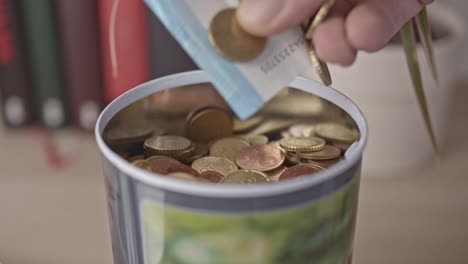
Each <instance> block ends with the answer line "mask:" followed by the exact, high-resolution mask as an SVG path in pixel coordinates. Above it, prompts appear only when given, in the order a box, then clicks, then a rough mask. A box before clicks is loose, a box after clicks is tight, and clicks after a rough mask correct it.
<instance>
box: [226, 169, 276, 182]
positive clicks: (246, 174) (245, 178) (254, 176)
mask: <svg viewBox="0 0 468 264" xmlns="http://www.w3.org/2000/svg"><path fill="white" fill-rule="evenodd" d="M269 181H270V179H268V177H267V176H266V175H265V174H263V173H261V172H258V171H252V170H238V171H235V172H233V173H231V174H229V175H228V176H226V177H224V179H223V180H221V183H229V184H256V183H266V182H269Z"/></svg>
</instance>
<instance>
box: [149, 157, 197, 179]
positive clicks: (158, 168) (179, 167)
mask: <svg viewBox="0 0 468 264" xmlns="http://www.w3.org/2000/svg"><path fill="white" fill-rule="evenodd" d="M146 161H147V162H148V163H149V164H151V167H152V168H153V171H154V172H156V173H159V174H162V175H167V174H169V173H173V172H185V173H188V174H191V175H193V176H195V177H198V176H200V174H199V173H198V172H197V171H195V170H194V169H192V168H191V167H190V166H187V165H184V164H182V163H180V162H179V161H177V160H176V159H173V158H170V157H150V158H148V159H146Z"/></svg>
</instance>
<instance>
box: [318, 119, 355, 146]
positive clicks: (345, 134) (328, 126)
mask: <svg viewBox="0 0 468 264" xmlns="http://www.w3.org/2000/svg"><path fill="white" fill-rule="evenodd" d="M315 132H316V133H317V135H318V136H319V137H322V138H324V139H326V140H328V141H331V142H341V143H348V144H350V143H353V142H354V141H356V140H357V139H358V138H359V132H358V131H356V130H353V129H350V128H348V127H346V126H344V125H342V124H339V123H322V124H318V125H317V127H316V129H315Z"/></svg>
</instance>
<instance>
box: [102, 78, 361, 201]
mask: <svg viewBox="0 0 468 264" xmlns="http://www.w3.org/2000/svg"><path fill="white" fill-rule="evenodd" d="M209 82H210V78H209V76H208V74H206V73H205V72H203V71H189V72H184V73H178V74H173V75H169V76H166V77H162V78H159V79H156V80H152V81H149V82H146V83H144V84H141V85H139V86H137V87H135V88H133V89H131V90H129V91H127V92H126V93H124V94H122V95H121V96H119V97H118V98H117V99H115V100H114V101H113V102H111V103H110V104H109V105H108V106H107V107H106V108H105V109H104V110H103V111H102V112H101V114H100V115H99V118H98V120H97V123H96V128H95V136H96V141H97V144H98V147H99V149H100V151H101V153H102V155H103V156H104V158H105V159H107V160H108V162H110V163H111V164H112V165H114V166H115V167H116V168H118V170H119V172H123V173H124V174H125V175H126V176H128V177H132V178H133V179H135V180H138V181H140V182H142V183H146V184H148V185H151V186H154V187H157V188H161V189H167V190H170V191H173V192H178V193H186V194H192V195H197V196H205V197H226V198H245V197H262V196H275V195H280V194H283V193H291V192H295V191H299V190H304V189H307V188H310V187H312V186H315V185H318V184H321V183H323V182H325V181H328V180H332V179H334V178H335V177H337V176H339V175H342V174H343V173H346V172H347V171H349V170H350V169H351V168H352V167H353V166H355V165H356V164H357V163H358V162H360V160H361V159H362V154H363V151H364V148H365V146H366V143H367V136H368V128H367V122H366V120H365V117H364V115H363V113H362V112H361V110H360V109H359V108H358V107H357V105H355V104H354V103H353V102H352V101H351V100H350V99H349V98H348V97H346V96H345V95H343V94H342V93H340V92H338V91H336V90H335V89H332V88H329V87H326V86H324V85H322V84H320V83H318V82H315V81H312V80H308V79H305V78H302V77H297V78H296V79H295V80H294V81H293V82H292V83H290V84H289V86H290V87H293V88H296V89H300V90H303V91H306V92H309V93H312V94H315V95H317V96H320V97H322V98H323V99H326V100H328V101H330V102H332V103H334V104H336V105H337V106H338V107H340V108H341V109H343V110H344V111H345V112H347V113H348V114H349V115H350V116H351V118H352V119H353V120H354V121H355V122H356V124H357V126H358V128H359V131H360V134H361V137H360V140H359V141H357V142H355V143H354V144H353V145H352V146H351V147H350V148H349V149H348V151H347V152H346V154H345V157H346V159H344V160H342V161H340V162H339V163H337V164H336V165H334V166H332V167H330V168H328V169H326V170H324V171H321V172H318V173H316V174H315V175H314V177H300V178H296V179H293V180H290V181H284V182H278V183H275V184H257V185H242V186H240V185H223V187H222V188H220V187H219V185H218V184H214V183H190V184H187V183H186V182H185V181H181V180H177V179H172V178H170V177H165V176H155V175H154V173H151V172H147V171H144V170H141V169H138V168H136V167H134V166H132V165H131V164H130V163H128V162H127V161H126V160H125V159H123V158H122V157H120V156H119V155H118V154H117V153H115V152H113V151H112V150H111V149H110V148H109V147H108V146H107V145H106V144H105V142H104V139H103V138H102V132H103V131H104V128H105V127H106V125H107V124H108V122H109V121H110V120H111V119H112V117H114V116H115V115H116V114H117V113H118V112H119V111H121V110H122V109H124V108H125V107H126V106H128V105H129V104H131V103H133V102H135V101H137V100H139V99H141V98H144V97H146V96H148V95H151V94H153V93H155V92H158V91H162V90H165V89H170V88H173V87H180V86H185V85H191V84H200V83H209Z"/></svg>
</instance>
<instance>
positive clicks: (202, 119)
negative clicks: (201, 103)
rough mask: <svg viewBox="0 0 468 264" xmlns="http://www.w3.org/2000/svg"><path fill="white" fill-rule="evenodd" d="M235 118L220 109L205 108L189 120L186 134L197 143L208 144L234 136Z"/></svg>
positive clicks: (214, 107)
mask: <svg viewBox="0 0 468 264" xmlns="http://www.w3.org/2000/svg"><path fill="white" fill-rule="evenodd" d="M233 122H234V121H233V117H232V115H231V114H230V113H229V112H228V111H227V110H225V109H223V108H220V107H216V106H213V107H209V108H205V109H203V110H202V111H200V112H199V113H197V114H195V115H193V117H192V118H190V119H188V120H187V122H186V125H185V134H186V136H187V137H188V138H190V139H191V140H193V141H195V142H200V143H205V144H208V143H210V142H211V141H213V140H216V139H219V138H222V137H227V136H230V135H232V132H233Z"/></svg>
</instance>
